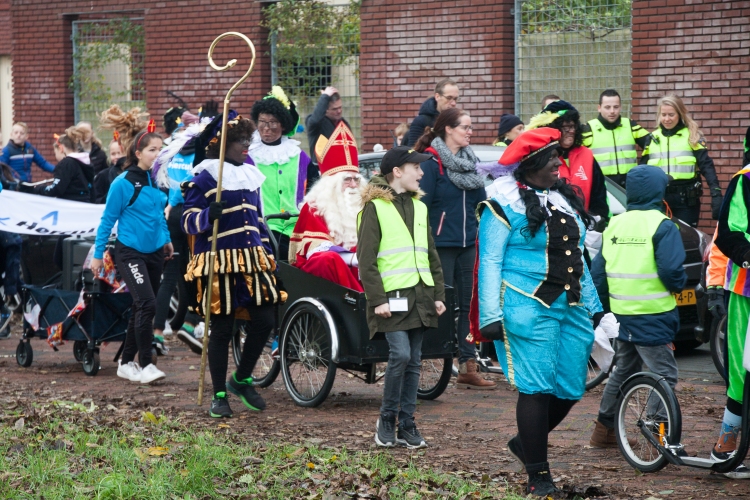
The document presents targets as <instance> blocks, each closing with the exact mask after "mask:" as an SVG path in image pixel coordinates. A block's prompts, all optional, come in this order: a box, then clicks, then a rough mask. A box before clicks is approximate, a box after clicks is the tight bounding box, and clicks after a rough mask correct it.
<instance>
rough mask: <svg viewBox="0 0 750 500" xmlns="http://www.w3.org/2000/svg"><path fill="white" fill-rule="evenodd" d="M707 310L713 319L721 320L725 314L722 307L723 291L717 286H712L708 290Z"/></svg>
mask: <svg viewBox="0 0 750 500" xmlns="http://www.w3.org/2000/svg"><path fill="white" fill-rule="evenodd" d="M707 307H708V310H709V311H711V314H713V316H714V318H716V319H721V318H723V317H724V315H725V314H726V313H727V308H726V306H724V289H723V288H721V287H719V286H712V287H710V288H709V289H708V304H707Z"/></svg>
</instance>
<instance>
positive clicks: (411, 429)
mask: <svg viewBox="0 0 750 500" xmlns="http://www.w3.org/2000/svg"><path fill="white" fill-rule="evenodd" d="M396 443H398V444H399V445H400V446H406V447H407V448H409V449H410V450H416V449H417V448H427V443H425V440H424V438H423V437H422V434H420V433H419V430H418V429H417V424H416V423H414V420H413V419H412V420H407V421H406V422H399V423H398V437H396Z"/></svg>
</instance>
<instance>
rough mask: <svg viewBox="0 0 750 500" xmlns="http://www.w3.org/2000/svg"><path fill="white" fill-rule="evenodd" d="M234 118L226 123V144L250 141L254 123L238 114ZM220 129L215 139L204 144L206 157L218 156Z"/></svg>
mask: <svg viewBox="0 0 750 500" xmlns="http://www.w3.org/2000/svg"><path fill="white" fill-rule="evenodd" d="M235 120H236V123H235V124H234V125H232V122H233V121H235ZM235 120H231V121H229V123H227V145H229V144H232V143H233V142H238V141H250V139H251V138H252V136H253V132H255V124H253V122H251V121H250V120H248V119H247V118H242V117H241V116H238V117H237V118H236V119H235ZM220 134H221V131H219V135H217V137H216V140H215V141H214V140H211V141H210V142H209V143H208V146H206V158H214V159H215V158H218V157H219V148H220V146H221V135H220Z"/></svg>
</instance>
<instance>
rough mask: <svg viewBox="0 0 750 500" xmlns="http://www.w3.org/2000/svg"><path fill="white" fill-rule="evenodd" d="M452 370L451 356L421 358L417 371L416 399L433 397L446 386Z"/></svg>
mask: <svg viewBox="0 0 750 500" xmlns="http://www.w3.org/2000/svg"><path fill="white" fill-rule="evenodd" d="M452 372H453V358H452V357H450V356H449V357H447V358H440V359H423V360H422V368H421V370H420V372H419V388H418V389H417V398H418V399H435V398H438V397H440V395H441V394H442V393H443V392H444V391H445V388H446V387H448V383H449V382H450V380H451V374H452Z"/></svg>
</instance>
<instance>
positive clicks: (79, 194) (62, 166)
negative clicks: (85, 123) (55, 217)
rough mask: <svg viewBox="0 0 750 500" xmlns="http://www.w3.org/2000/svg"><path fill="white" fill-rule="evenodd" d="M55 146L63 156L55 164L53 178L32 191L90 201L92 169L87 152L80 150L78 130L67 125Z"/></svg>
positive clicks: (67, 198)
mask: <svg viewBox="0 0 750 500" xmlns="http://www.w3.org/2000/svg"><path fill="white" fill-rule="evenodd" d="M56 147H57V148H62V150H61V152H62V153H63V154H64V158H63V159H62V160H61V161H60V162H59V163H58V164H57V165H56V166H55V171H54V173H53V175H54V179H53V180H52V182H50V183H47V184H41V185H39V186H35V187H34V192H35V193H36V194H41V195H43V196H52V197H54V198H61V199H63V200H71V201H84V202H90V201H91V189H92V187H93V186H92V184H93V182H94V171H93V170H92V168H91V160H90V158H89V155H88V153H86V152H84V151H82V147H81V132H80V130H78V129H77V127H69V128H68V129H67V130H66V131H65V133H64V134H63V135H61V136H60V137H59V138H58V139H57V145H56Z"/></svg>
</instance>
